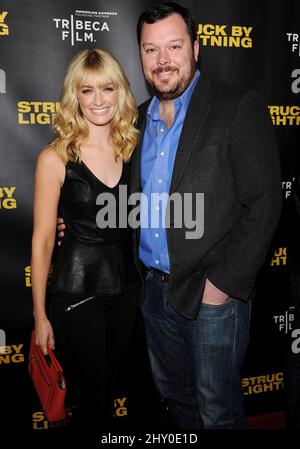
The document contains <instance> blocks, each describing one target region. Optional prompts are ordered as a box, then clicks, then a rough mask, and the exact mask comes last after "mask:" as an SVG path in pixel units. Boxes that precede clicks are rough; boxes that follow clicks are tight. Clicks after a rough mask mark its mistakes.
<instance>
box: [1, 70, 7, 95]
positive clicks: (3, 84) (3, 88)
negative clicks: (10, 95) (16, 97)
mask: <svg viewBox="0 0 300 449" xmlns="http://www.w3.org/2000/svg"><path fill="white" fill-rule="evenodd" d="M0 94H6V75H5V72H4V70H3V69H0Z"/></svg>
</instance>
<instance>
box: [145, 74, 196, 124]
mask: <svg viewBox="0 0 300 449" xmlns="http://www.w3.org/2000/svg"><path fill="white" fill-rule="evenodd" d="M199 77H200V72H199V70H196V73H195V75H194V78H193V79H192V81H191V82H190V85H189V87H188V88H187V89H186V90H185V91H184V92H183V94H181V95H180V97H178V98H176V99H175V101H174V106H175V109H177V108H180V107H181V106H183V109H184V112H186V111H187V108H188V105H189V101H190V99H191V96H192V94H193V91H194V88H195V85H196V83H197V81H198V79H199ZM159 105H160V100H159V99H158V98H157V97H156V96H154V97H153V98H152V100H151V103H150V105H149V107H148V111H147V115H148V116H149V117H150V118H151V119H152V120H160V115H159Z"/></svg>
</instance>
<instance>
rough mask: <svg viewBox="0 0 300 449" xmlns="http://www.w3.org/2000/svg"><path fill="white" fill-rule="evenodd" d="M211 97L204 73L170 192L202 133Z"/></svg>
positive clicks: (189, 112)
mask: <svg viewBox="0 0 300 449" xmlns="http://www.w3.org/2000/svg"><path fill="white" fill-rule="evenodd" d="M210 97H211V86H210V83H209V82H208V81H206V80H205V78H204V77H203V75H201V76H200V79H199V81H198V83H197V85H196V86H195V90H194V92H193V94H192V97H191V99H190V103H189V107H188V110H187V114H186V117H185V120H184V124H183V127H182V132H181V136H180V139H179V144H178V148H177V153H176V158H175V164H174V169H173V176H172V181H171V187H170V194H171V193H172V192H174V191H175V190H176V188H177V186H178V183H179V182H180V180H181V178H182V176H183V174H184V171H185V168H186V166H187V164H188V161H189V158H190V156H191V154H192V151H193V148H194V146H195V143H196V142H197V139H198V137H199V134H200V133H201V130H202V127H203V125H204V122H205V119H206V117H207V115H208V112H209V110H210V108H211V106H210V101H209V100H210Z"/></svg>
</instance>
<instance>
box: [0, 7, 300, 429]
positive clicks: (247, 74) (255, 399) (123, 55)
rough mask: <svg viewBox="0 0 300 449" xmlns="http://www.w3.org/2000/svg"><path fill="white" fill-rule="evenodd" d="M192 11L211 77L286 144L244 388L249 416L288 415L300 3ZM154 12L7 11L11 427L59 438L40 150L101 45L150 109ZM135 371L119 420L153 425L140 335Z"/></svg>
mask: <svg viewBox="0 0 300 449" xmlns="http://www.w3.org/2000/svg"><path fill="white" fill-rule="evenodd" d="M181 3H182V4H183V5H185V6H187V7H190V8H191V9H192V10H193V12H194V15H195V17H196V19H197V23H198V24H199V28H198V39H199V42H200V54H201V70H202V71H203V73H206V74H207V75H209V76H210V77H211V78H213V79H216V80H222V81H225V82H228V83H235V84H236V83H237V84H242V85H246V86H248V87H250V88H254V89H256V90H257V91H258V92H260V94H261V95H262V96H263V97H264V99H265V101H266V103H267V104H268V105H269V110H270V114H271V117H272V120H273V124H274V127H275V129H276V133H277V136H278V143H279V147H280V153H281V160H282V192H283V198H284V206H283V212H282V218H281V222H280V224H279V227H278V230H277V232H276V235H275V237H274V240H273V242H272V245H271V247H270V251H269V254H268V256H267V258H266V261H265V264H264V267H263V268H262V270H261V272H260V273H259V276H258V281H257V295H256V298H255V301H254V307H253V321H252V329H251V335H252V338H251V344H250V348H249V352H248V356H247V360H246V363H245V366H244V370H243V386H244V394H245V406H246V411H247V415H248V416H251V415H259V414H262V413H266V412H270V411H274V410H282V408H283V374H282V372H283V366H284V357H285V352H286V338H287V335H288V334H289V329H290V324H291V322H292V320H293V302H292V299H291V296H290V290H289V270H288V268H289V253H290V250H291V249H292V248H291V247H292V246H293V245H294V242H293V240H292V239H290V238H289V237H290V235H289V232H288V229H289V224H290V222H291V220H292V219H293V218H292V212H291V205H292V202H291V189H292V183H293V180H294V178H295V177H296V176H297V175H298V171H299V169H298V167H299V156H298V151H297V136H298V135H299V128H298V127H299V121H300V107H299V97H298V94H299V91H300V31H299V20H298V18H299V17H300V3H299V1H297V0H278V1H277V0H273V1H271V0H251V1H250V0H244V1H240V0H209V1H207V0H194V1H184V0H183V1H182V2H181ZM151 4H152V2H149V1H137V0H127V1H126V2H124V1H123V0H106V1H101V0H99V1H97V0H51V1H48V2H41V1H38V0H22V2H20V1H17V0H10V1H8V0H1V3H0V151H1V153H0V154H1V162H0V226H1V227H0V380H1V385H2V389H1V405H0V421H1V417H2V418H4V417H5V418H6V419H8V421H10V423H13V424H15V425H20V424H22V423H23V424H25V426H27V427H28V428H32V429H33V430H37V429H46V428H47V427H48V423H47V421H45V420H44V419H43V415H42V413H41V411H40V406H39V404H38V402H37V400H36V396H35V393H34V391H33V389H32V385H31V383H30V381H29V378H28V374H27V371H26V370H27V363H26V360H27V356H28V344H29V337H30V331H31V329H32V326H33V322H32V303H31V288H30V287H31V280H30V245H31V232H32V199H33V173H34V165H35V160H36V157H37V155H38V153H39V151H40V150H41V149H42V148H43V147H44V146H45V145H46V144H47V143H48V142H49V141H50V140H51V139H52V137H53V135H52V132H51V120H52V117H53V115H54V114H55V110H56V107H57V102H58V98H59V95H60V89H61V86H62V82H63V77H64V74H65V71H66V66H67V64H68V62H69V61H70V59H71V57H72V56H73V55H74V54H75V53H77V52H78V51H79V50H81V49H83V48H87V47H93V46H98V47H103V48H104V49H107V50H109V51H111V52H112V53H114V54H115V55H116V57H117V58H118V59H119V60H120V62H121V64H122V65H123V67H124V69H125V72H126V73H127V76H128V78H129V80H130V82H131V87H132V90H133V93H134V95H135V98H136V100H137V103H138V104H140V103H141V102H142V101H144V100H145V99H146V98H148V96H149V94H148V92H147V88H146V86H145V83H144V79H143V75H142V72H141V68H140V62H139V58H138V48H137V44H136V38H135V26H136V21H137V18H138V16H139V14H140V13H141V11H142V10H144V9H145V8H146V7H148V6H150V5H151ZM87 344H88V342H87ZM95 357H96V354H95ZM88 362H89V363H90V362H92V361H87V363H88ZM129 365H130V368H131V370H132V376H130V377H131V378H132V379H134V382H135V385H136V388H135V387H134V386H133V385H131V387H129V386H128V382H125V381H124V379H122V378H121V379H120V386H119V394H118V396H116V398H115V400H116V401H115V404H116V407H115V413H116V414H117V416H118V417H119V418H122V417H125V416H127V417H128V416H130V414H131V416H133V415H135V414H136V416H139V419H140V420H142V421H143V422H144V423H145V422H147V423H148V425H149V426H150V425H151V422H152V421H151V420H153V421H154V420H155V419H157V416H158V415H157V412H156V408H155V407H156V403H155V401H154V399H153V398H154V397H155V395H154V391H153V386H152V383H151V378H150V376H149V372H148V365H147V359H146V357H145V353H144V345H143V340H142V335H141V333H140V329H139V328H138V329H137V334H136V344H135V346H134V348H133V352H132V358H131V359H130V363H129ZM137 392H138V393H137ZM153 395H154V396H153ZM123 398H125V400H123ZM122 401H123V402H122ZM130 404H131V407H130ZM134 404H135V405H134ZM135 407H136V408H135Z"/></svg>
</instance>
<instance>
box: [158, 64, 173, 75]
mask: <svg viewBox="0 0 300 449" xmlns="http://www.w3.org/2000/svg"><path fill="white" fill-rule="evenodd" d="M175 71H177V67H174V66H171V65H165V66H163V67H161V66H160V67H156V68H155V69H154V70H152V72H153V73H156V74H159V73H163V72H175Z"/></svg>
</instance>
